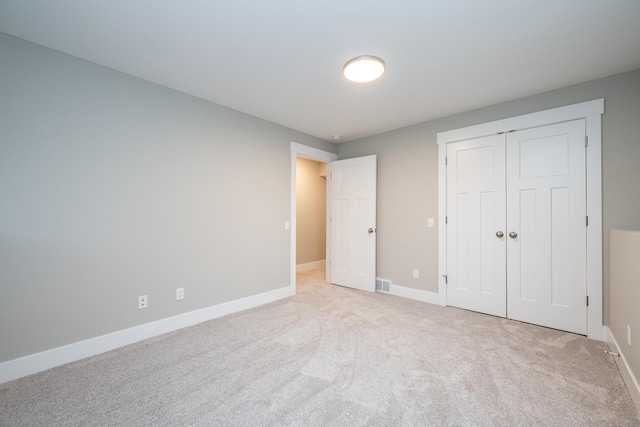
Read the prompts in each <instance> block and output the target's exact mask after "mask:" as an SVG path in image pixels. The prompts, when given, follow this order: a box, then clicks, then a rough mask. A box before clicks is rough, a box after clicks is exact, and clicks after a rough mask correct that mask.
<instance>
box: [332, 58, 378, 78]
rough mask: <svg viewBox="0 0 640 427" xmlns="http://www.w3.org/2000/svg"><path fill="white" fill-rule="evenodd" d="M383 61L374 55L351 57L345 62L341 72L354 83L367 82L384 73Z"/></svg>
mask: <svg viewBox="0 0 640 427" xmlns="http://www.w3.org/2000/svg"><path fill="white" fill-rule="evenodd" d="M384 68H385V65H384V61H383V60H382V59H380V58H378V57H376V56H369V55H362V56H358V57H355V58H353V59H352V60H350V61H349V62H347V63H346V64H344V68H343V69H342V72H343V74H344V76H345V77H346V78H347V79H348V80H351V81H352V82H356V83H367V82H371V81H373V80H375V79H377V78H380V76H382V75H383V74H384Z"/></svg>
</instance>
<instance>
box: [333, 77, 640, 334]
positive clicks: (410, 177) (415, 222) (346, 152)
mask: <svg viewBox="0 0 640 427" xmlns="http://www.w3.org/2000/svg"><path fill="white" fill-rule="evenodd" d="M597 98H604V99H605V114H604V116H603V120H602V133H603V139H602V144H603V153H602V163H603V165H602V167H603V177H602V180H603V230H604V245H603V246H604V279H605V287H604V291H605V295H604V301H605V307H604V310H605V323H606V321H607V319H608V312H609V309H611V310H615V309H616V308H615V307H610V308H609V305H608V274H609V273H608V272H609V269H608V256H609V252H608V247H609V244H608V234H609V229H611V228H629V229H638V228H640V214H639V212H640V191H638V185H639V184H640V168H639V167H638V163H640V70H636V71H632V72H628V73H624V74H619V75H616V76H611V77H607V78H603V79H598V80H594V81H591V82H587V83H582V84H579V85H575V86H570V87H566V88H563V89H558V90H554V91H552V92H547V93H543V94H540V95H535V96H530V97H527V98H523V99H519V100H515V101H511V102H506V103H503V104H499V105H494V106H490V107H486V108H481V109H478V110H474V111H469V112H465V113H461V114H456V115H453V116H449V117H445V118H441V119H437V120H432V121H428V122H425V123H421V124H417V125H414V126H410V127H406V128H403V129H398V130H396V131H392V132H387V133H384V134H380V135H376V136H372V137H368V138H363V139H361V140H357V141H351V142H347V143H343V144H340V145H339V147H338V157H339V158H340V159H347V158H351V157H357V156H364V155H369V154H377V155H378V224H377V226H378V277H383V278H387V279H391V281H392V282H393V283H396V284H398V285H402V286H408V287H413V288H417V289H422V290H426V291H430V292H437V291H438V285H437V283H438V282H437V273H438V264H437V250H438V236H437V232H436V229H435V228H427V218H429V217H434V218H437V207H438V206H437V205H438V176H437V171H438V163H437V147H436V145H437V144H436V133H438V132H441V131H446V130H451V129H456V128H460V127H464V126H470V125H475V124H480V123H485V122H489V121H493V120H499V119H504V118H508V117H513V116H518V115H521V114H527V113H532V112H536V111H541V110H546V109H550V108H555V107H560V106H564V105H570V104H575V103H578V102H583V101H589V100H592V99H597ZM412 268H419V269H420V279H412V278H411V269H412Z"/></svg>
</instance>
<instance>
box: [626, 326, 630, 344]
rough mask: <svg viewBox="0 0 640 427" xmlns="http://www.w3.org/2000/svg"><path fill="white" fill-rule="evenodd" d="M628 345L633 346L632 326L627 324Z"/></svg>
mask: <svg viewBox="0 0 640 427" xmlns="http://www.w3.org/2000/svg"><path fill="white" fill-rule="evenodd" d="M627 345H628V346H629V347H631V326H629V325H627Z"/></svg>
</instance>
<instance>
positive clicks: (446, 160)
mask: <svg viewBox="0 0 640 427" xmlns="http://www.w3.org/2000/svg"><path fill="white" fill-rule="evenodd" d="M448 163H449V158H448V157H445V158H444V165H445V166H447V164H448Z"/></svg>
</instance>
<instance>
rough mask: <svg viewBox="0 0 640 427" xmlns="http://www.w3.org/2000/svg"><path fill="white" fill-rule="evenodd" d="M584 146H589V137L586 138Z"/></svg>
mask: <svg viewBox="0 0 640 427" xmlns="http://www.w3.org/2000/svg"><path fill="white" fill-rule="evenodd" d="M584 146H585V147H588V146H589V137H588V136H587V135H585V136H584Z"/></svg>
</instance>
